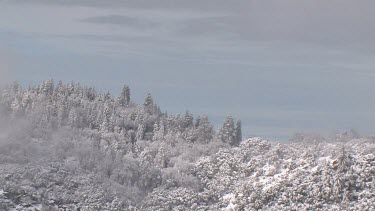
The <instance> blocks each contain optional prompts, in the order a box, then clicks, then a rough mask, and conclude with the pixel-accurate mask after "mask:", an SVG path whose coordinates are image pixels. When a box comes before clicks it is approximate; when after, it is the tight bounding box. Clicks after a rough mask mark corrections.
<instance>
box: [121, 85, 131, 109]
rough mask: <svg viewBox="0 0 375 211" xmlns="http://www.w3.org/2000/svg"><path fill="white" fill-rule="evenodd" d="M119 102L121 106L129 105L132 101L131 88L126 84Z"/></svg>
mask: <svg viewBox="0 0 375 211" xmlns="http://www.w3.org/2000/svg"><path fill="white" fill-rule="evenodd" d="M119 102H120V105H121V106H128V105H129V103H130V88H129V87H128V86H126V85H125V86H124V87H123V88H122V92H121V95H120V98H119Z"/></svg>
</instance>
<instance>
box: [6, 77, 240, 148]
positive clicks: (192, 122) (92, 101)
mask: <svg viewBox="0 0 375 211" xmlns="http://www.w3.org/2000/svg"><path fill="white" fill-rule="evenodd" d="M130 96H131V93H130V88H129V87H128V86H124V87H123V88H122V91H121V94H120V96H117V97H115V96H112V95H111V94H110V93H105V94H102V93H98V92H96V91H95V89H94V88H93V87H85V86H81V85H80V84H78V83H70V84H63V83H62V82H61V81H59V82H58V84H57V86H54V81H53V80H47V81H45V82H43V83H42V84H41V85H38V86H34V87H29V88H28V89H23V88H22V87H21V86H20V85H19V84H18V83H17V82H14V83H13V84H12V85H10V86H7V87H6V88H5V89H3V90H2V93H1V96H0V97H1V98H0V103H1V105H2V109H3V111H2V113H3V115H4V116H5V115H10V116H11V117H12V118H15V119H17V118H22V117H27V118H28V119H31V120H32V121H33V126H34V127H35V128H38V130H37V132H36V133H35V134H34V135H35V136H48V135H49V134H50V132H51V131H53V130H56V129H58V128H61V127H64V126H69V127H72V128H78V129H84V128H88V129H92V130H97V131H99V132H101V133H102V134H105V133H115V134H117V135H119V136H121V139H123V141H125V142H131V143H136V142H137V141H139V140H147V141H155V140H164V139H169V140H166V141H171V140H181V141H182V140H183V141H186V142H191V143H195V142H199V143H208V142H211V141H212V140H213V139H216V140H219V141H222V142H224V143H227V144H229V145H238V144H239V143H240V141H241V139H242V135H241V122H240V121H239V120H238V121H237V123H235V122H234V120H233V118H232V117H231V116H228V117H227V118H226V120H225V122H224V124H223V126H222V128H220V129H219V131H218V132H217V133H216V132H215V130H214V128H213V126H212V125H211V123H210V122H209V120H208V117H207V116H203V117H197V118H196V119H194V117H193V115H192V114H191V113H189V112H188V111H187V112H186V113H185V114H184V115H168V114H167V113H163V112H161V111H160V108H159V107H158V106H157V104H156V103H155V102H154V100H153V98H152V96H151V94H148V95H147V96H146V98H145V100H144V103H143V105H137V104H135V103H134V102H132V101H131V98H130Z"/></svg>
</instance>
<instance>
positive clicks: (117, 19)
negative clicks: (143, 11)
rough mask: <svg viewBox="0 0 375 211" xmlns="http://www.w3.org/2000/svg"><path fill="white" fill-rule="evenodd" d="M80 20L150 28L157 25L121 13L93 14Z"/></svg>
mask: <svg viewBox="0 0 375 211" xmlns="http://www.w3.org/2000/svg"><path fill="white" fill-rule="evenodd" d="M81 21H83V22H88V23H95V24H115V25H122V26H129V27H134V28H151V27H155V26H156V25H157V23H156V22H154V21H151V20H146V19H140V18H135V17H129V16H123V15H107V16H95V17H89V18H85V19H82V20H81Z"/></svg>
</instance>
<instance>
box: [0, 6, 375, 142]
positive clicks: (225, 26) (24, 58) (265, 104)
mask: <svg viewBox="0 0 375 211" xmlns="http://www.w3.org/2000/svg"><path fill="white" fill-rule="evenodd" d="M374 6H375V2H374V1H370V0H368V1H366V0H363V1H346V0H344V1H339V0H332V1H323V0H314V1H298V0H287V1H276V0H271V1H260V0H259V1H251V0H249V1H242V0H241V1H239V0H232V1H224V0H199V1H197V0H193V1H182V0H177V1H176V0H175V1H171V0H155V1H145V0H141V1H119V0H107V1H99V0H90V1H89V0H74V1H73V0H71V1H70V0H69V1H62V0H60V1H58V0H56V1H49V0H12V1H6V0H3V1H1V0H0V40H1V42H0V74H1V80H0V83H4V81H5V78H6V77H9V78H11V80H18V81H20V82H21V83H22V84H25V85H28V84H30V83H31V84H36V83H39V82H40V81H42V80H45V79H49V78H54V79H56V80H59V79H61V80H64V81H72V80H74V81H79V82H80V83H82V84H86V85H93V86H95V87H96V88H98V89H100V90H106V89H109V90H110V91H112V92H114V93H119V91H120V90H118V88H119V87H122V85H123V84H128V85H129V86H130V87H131V89H132V95H133V99H134V100H135V101H136V102H142V101H143V98H144V97H145V95H146V93H147V92H151V93H152V94H153V96H154V98H155V100H156V102H157V103H158V104H159V105H160V107H161V108H162V109H164V110H167V111H168V112H169V113H184V112H185V110H187V109H188V110H189V111H191V112H192V113H194V114H208V115H209V117H210V119H212V120H213V122H214V123H215V124H217V125H219V124H221V123H222V121H223V119H224V117H225V116H226V115H227V114H232V115H234V116H235V117H237V118H241V119H242V121H243V131H244V136H245V137H246V136H252V135H257V136H262V137H266V138H270V139H280V140H286V139H288V137H289V136H291V135H292V134H293V133H295V132H300V131H305V132H319V133H331V132H335V131H342V130H348V129H351V128H353V129H355V130H357V131H359V132H360V133H361V134H371V133H372V132H373V125H375V109H374V108H375V97H374V93H375V83H374V79H375V71H374V61H375V59H374V55H375V54H374V53H375V41H374V39H373V37H374V36H375V27H374V24H373V23H374V21H375V14H374V12H373V8H374ZM8 70H9V71H8Z"/></svg>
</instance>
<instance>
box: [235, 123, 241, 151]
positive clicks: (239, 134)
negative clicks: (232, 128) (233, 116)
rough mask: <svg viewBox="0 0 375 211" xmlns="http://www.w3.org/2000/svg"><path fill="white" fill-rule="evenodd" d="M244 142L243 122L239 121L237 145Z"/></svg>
mask: <svg viewBox="0 0 375 211" xmlns="http://www.w3.org/2000/svg"><path fill="white" fill-rule="evenodd" d="M241 141H242V123H241V120H238V121H237V124H236V145H238V144H239V143H240V142H241Z"/></svg>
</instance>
